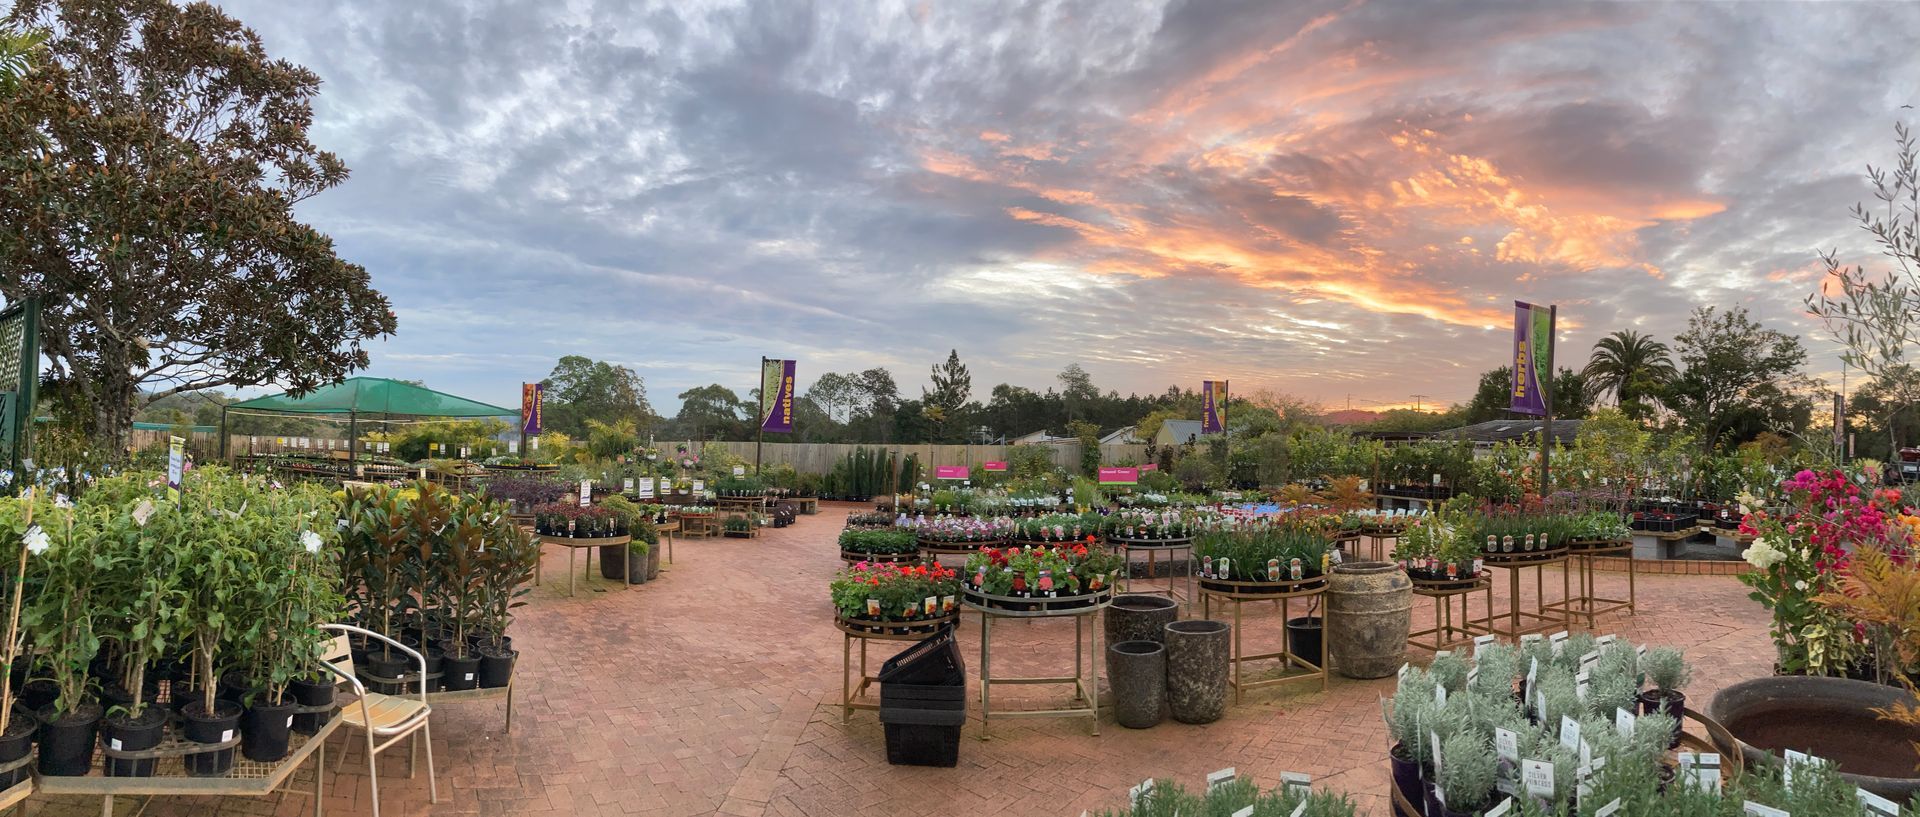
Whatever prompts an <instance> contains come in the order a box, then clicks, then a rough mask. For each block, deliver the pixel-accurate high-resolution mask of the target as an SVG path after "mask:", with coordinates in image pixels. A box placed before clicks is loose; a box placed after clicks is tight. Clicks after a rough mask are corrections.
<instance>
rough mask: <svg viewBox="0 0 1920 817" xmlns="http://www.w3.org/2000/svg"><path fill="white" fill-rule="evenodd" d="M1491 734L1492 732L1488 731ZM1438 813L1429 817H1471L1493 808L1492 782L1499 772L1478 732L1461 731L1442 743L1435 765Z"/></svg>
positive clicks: (1491, 752)
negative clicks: (1491, 806)
mask: <svg viewBox="0 0 1920 817" xmlns="http://www.w3.org/2000/svg"><path fill="white" fill-rule="evenodd" d="M1489 731H1491V730H1489ZM1437 765H1438V766H1439V767H1440V769H1439V774H1437V775H1435V776H1436V777H1438V778H1439V780H1438V781H1437V784H1438V790H1439V793H1440V806H1441V813H1440V814H1438V815H1435V814H1432V813H1431V812H1429V814H1428V817H1472V815H1475V814H1478V813H1480V810H1481V809H1482V808H1485V807H1487V806H1490V805H1493V803H1492V800H1493V796H1494V791H1493V784H1494V779H1495V777H1496V776H1497V775H1498V773H1499V771H1500V765H1499V758H1497V757H1495V756H1494V753H1493V746H1492V745H1491V744H1490V743H1489V742H1488V740H1487V739H1486V738H1485V737H1483V736H1481V735H1480V734H1479V733H1478V732H1477V731H1465V730H1463V731H1461V732H1459V733H1456V734H1454V735H1452V736H1451V737H1448V738H1446V739H1445V740H1443V741H1441V744H1440V763H1439V764H1437Z"/></svg>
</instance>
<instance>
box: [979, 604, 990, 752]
mask: <svg viewBox="0 0 1920 817" xmlns="http://www.w3.org/2000/svg"><path fill="white" fill-rule="evenodd" d="M992 643H993V616H990V615H987V614H986V613H985V612H984V611H983V612H981V613H980V739H981V740H992V739H993V668H992V665H990V664H989V663H987V662H988V661H989V660H991V659H990V658H989V656H991V655H992V654H993V650H992V649H991V648H990V647H989V645H991V644H992Z"/></svg>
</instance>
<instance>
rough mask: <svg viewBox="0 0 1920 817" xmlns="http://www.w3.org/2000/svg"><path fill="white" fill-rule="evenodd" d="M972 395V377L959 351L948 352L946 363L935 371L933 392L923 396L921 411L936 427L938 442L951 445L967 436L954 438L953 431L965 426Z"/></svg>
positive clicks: (925, 390) (924, 390)
mask: <svg viewBox="0 0 1920 817" xmlns="http://www.w3.org/2000/svg"><path fill="white" fill-rule="evenodd" d="M972 393H973V375H971V374H969V373H968V372H967V367H966V365H965V364H962V363H961V362H960V350H958V349H954V350H951V351H948V352H947V362H945V363H940V364H935V365H934V367H933V388H932V389H930V390H929V389H922V390H921V393H920V402H921V404H922V405H921V409H920V410H921V413H922V414H924V415H926V418H927V420H928V421H929V422H930V423H932V425H933V434H934V438H935V440H934V441H935V442H943V443H944V442H952V441H953V440H954V439H955V437H956V436H959V437H964V436H965V434H964V432H962V433H961V434H960V435H955V433H954V429H961V428H964V427H965V426H966V417H965V412H963V411H962V409H963V408H965V407H966V405H967V397H968V396H969V395H971V394H972Z"/></svg>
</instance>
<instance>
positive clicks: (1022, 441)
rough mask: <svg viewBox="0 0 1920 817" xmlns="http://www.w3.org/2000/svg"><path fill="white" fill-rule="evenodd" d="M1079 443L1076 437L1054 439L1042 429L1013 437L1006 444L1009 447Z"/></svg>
mask: <svg viewBox="0 0 1920 817" xmlns="http://www.w3.org/2000/svg"><path fill="white" fill-rule="evenodd" d="M1079 441H1080V439H1079V438H1078V437H1055V436H1053V435H1052V434H1048V433H1047V430H1046V429H1044V428H1043V429H1041V430H1039V431H1034V432H1031V433H1028V434H1023V435H1021V436H1018V437H1015V438H1013V439H1011V440H1008V441H1007V443H1008V444H1009V445H1060V444H1062V443H1077V442H1079Z"/></svg>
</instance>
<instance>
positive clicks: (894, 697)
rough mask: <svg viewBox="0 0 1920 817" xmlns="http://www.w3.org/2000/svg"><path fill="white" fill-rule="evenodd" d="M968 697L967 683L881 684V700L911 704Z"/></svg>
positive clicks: (960, 699)
mask: <svg viewBox="0 0 1920 817" xmlns="http://www.w3.org/2000/svg"><path fill="white" fill-rule="evenodd" d="M966 699H967V686H966V684H934V685H928V684H900V683H883V684H881V685H880V701H881V702H882V703H885V702H887V701H900V702H902V703H903V705H910V703H908V702H911V701H964V700H966Z"/></svg>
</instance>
